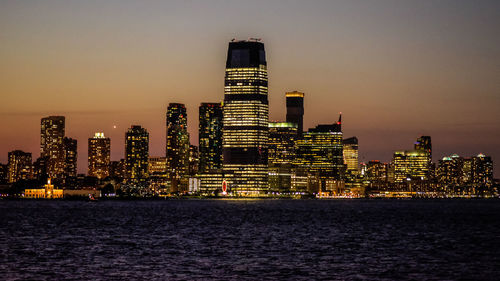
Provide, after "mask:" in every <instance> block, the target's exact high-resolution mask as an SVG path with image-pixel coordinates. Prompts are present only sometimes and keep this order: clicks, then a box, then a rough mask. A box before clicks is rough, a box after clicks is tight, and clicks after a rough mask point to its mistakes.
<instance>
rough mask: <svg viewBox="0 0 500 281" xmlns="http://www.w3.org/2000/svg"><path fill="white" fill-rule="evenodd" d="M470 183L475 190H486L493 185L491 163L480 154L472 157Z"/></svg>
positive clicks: (486, 157)
mask: <svg viewBox="0 0 500 281" xmlns="http://www.w3.org/2000/svg"><path fill="white" fill-rule="evenodd" d="M472 181H473V185H474V187H476V188H480V189H481V188H482V189H488V188H491V186H492V185H493V161H492V160H491V157H490V156H486V155H484V154H482V153H480V154H478V155H477V156H474V157H472Z"/></svg>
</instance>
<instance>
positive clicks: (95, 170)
mask: <svg viewBox="0 0 500 281" xmlns="http://www.w3.org/2000/svg"><path fill="white" fill-rule="evenodd" d="M88 159H89V171H88V175H89V176H91V177H96V178H98V179H104V178H106V177H108V176H110V172H109V170H110V166H111V139H110V138H107V137H105V136H104V133H95V135H94V137H93V138H89V154H88Z"/></svg>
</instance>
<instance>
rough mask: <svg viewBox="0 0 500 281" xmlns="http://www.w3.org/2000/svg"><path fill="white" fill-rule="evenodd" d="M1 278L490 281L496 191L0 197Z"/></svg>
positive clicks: (496, 242) (498, 265)
mask: <svg viewBox="0 0 500 281" xmlns="http://www.w3.org/2000/svg"><path fill="white" fill-rule="evenodd" d="M0 227H1V228H0V279H4V280H5V279H7V280H10V279H23V280H25V279H34V280H44V279H45V280H54V279H78V280H79V279H86V280H110V279H111V280H123V279H160V280H176V279H183V280H186V279H187V280H193V279H224V280H233V279H236V280H241V279H302V280H311V279H328V280H331V279H333V280H394V279H397V280H402V279H411V280H429V279H431V280H470V279H474V280H498V278H500V201H495V200H477V201H467V200H456V201H446V200H436V201H418V200H414V201H411V200H409V201H405V200H346V201H338V200H332V201H329V200H324V201H320V200H255V201H245V200H169V201H99V202H96V203H94V202H74V201H0Z"/></svg>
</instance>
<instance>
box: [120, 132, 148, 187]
mask: <svg viewBox="0 0 500 281" xmlns="http://www.w3.org/2000/svg"><path fill="white" fill-rule="evenodd" d="M148 160H149V133H148V132H147V131H146V129H144V128H142V127H141V126H138V125H132V127H130V128H129V129H128V131H127V133H126V134H125V171H126V175H125V177H126V182H127V183H128V184H130V185H134V186H144V185H146V182H147V179H148Z"/></svg>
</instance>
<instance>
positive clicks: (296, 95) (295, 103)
mask: <svg viewBox="0 0 500 281" xmlns="http://www.w3.org/2000/svg"><path fill="white" fill-rule="evenodd" d="M285 96H286V122H287V123H295V124H297V135H298V137H299V138H301V137H302V133H303V131H304V93H302V92H297V91H293V92H287V93H286V94H285Z"/></svg>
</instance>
